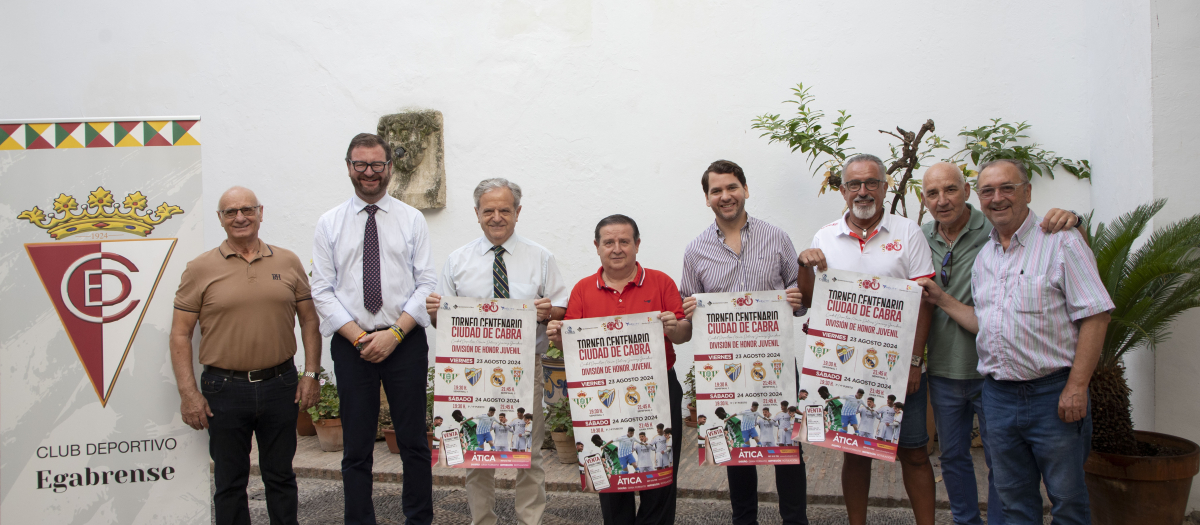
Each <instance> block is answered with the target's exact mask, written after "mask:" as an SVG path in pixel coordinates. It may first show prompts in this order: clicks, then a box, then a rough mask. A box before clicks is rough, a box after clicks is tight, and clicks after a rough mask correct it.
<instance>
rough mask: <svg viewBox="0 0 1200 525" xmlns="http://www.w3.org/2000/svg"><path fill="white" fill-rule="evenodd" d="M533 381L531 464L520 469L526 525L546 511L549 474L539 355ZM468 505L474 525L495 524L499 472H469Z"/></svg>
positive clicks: (520, 510)
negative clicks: (544, 465)
mask: <svg viewBox="0 0 1200 525" xmlns="http://www.w3.org/2000/svg"><path fill="white" fill-rule="evenodd" d="M534 361H535V362H536V363H537V364H536V365H534V371H533V375H532V377H530V379H531V380H533V381H534V389H533V408H532V409H531V411H532V413H533V431H532V432H530V434H529V440H530V441H531V442H532V443H531V445H530V447H529V448H530V451H531V452H532V453H533V454H532V455H533V458H532V462H531V463H530V466H529V468H528V469H519V470H517V486H516V492H517V500H516V505H515V508H516V513H517V521H519V522H520V523H522V524H523V525H538V524H540V523H541V522H542V513H543V512H545V510H546V471H545V470H542V451H541V448H542V441H543V440H544V439H546V434H545V432H546V429H545V427H546V417H545V415H543V414H542V400H543V399H544V395H545V394H544V393H543V392H542V388H541V383H542V359H541V356H540V355H539V356H537V357H536V358H535V359H534ZM467 504H468V505H469V506H470V507H471V524H472V525H495V523H496V469H490V468H477V469H470V470H469V471H468V472H467Z"/></svg>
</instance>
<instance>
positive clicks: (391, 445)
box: [383, 428, 400, 454]
mask: <svg viewBox="0 0 1200 525" xmlns="http://www.w3.org/2000/svg"><path fill="white" fill-rule="evenodd" d="M383 440H384V441H385V442H387V446H388V451H389V452H391V453H392V454H399V453H400V445H397V444H396V431H395V430H392V429H390V428H385V429H383Z"/></svg>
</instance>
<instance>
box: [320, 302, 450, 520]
mask: <svg viewBox="0 0 1200 525" xmlns="http://www.w3.org/2000/svg"><path fill="white" fill-rule="evenodd" d="M428 353H429V343H428V342H427V341H426V340H425V329H424V328H421V327H420V326H419V325H418V326H417V327H416V328H413V330H412V331H411V332H409V333H408V334H407V335H406V336H405V337H404V342H402V343H400V345H399V346H397V347H396V350H395V351H394V352H392V355H389V356H388V357H387V359H384V360H383V361H382V362H380V363H370V362H367V361H366V360H364V359H363V358H362V357H359V354H358V350H357V349H355V348H354V345H353V344H351V342H350V341H349V340H347V339H346V338H345V337H342V336H341V335H338V334H335V335H334V336H333V341H332V342H331V344H330V354H332V357H333V369H334V372H335V373H336V374H337V389H338V397H339V398H341V409H342V438H343V442H344V446H345V448H343V449H342V487H343V490H344V491H345V499H346V510H345V512H346V524H347V525H375V506H374V504H373V503H372V501H371V488H372V480H371V467H372V465H373V464H374V461H375V458H374V454H375V429H376V428H377V427H378V426H379V385H380V383H382V384H383V391H384V393H386V394H387V399H388V404H389V405H390V406H391V410H392V422H393V423H394V424H395V428H396V444H397V445H399V446H400V459H401V460H402V461H403V462H404V488H403V489H402V493H401V501H402V508H403V509H404V516H405V518H406V519H407V521H406V522H407V523H410V524H421V525H423V524H429V523H433V470H432V468H433V466H432V455H431V454H430V452H429V442H428V441H427V440H426V438H425V381H426V379H427V377H426V374H427V373H428V370H429V357H428ZM392 519H393V520H394V521H399V520H398V519H396V518H392Z"/></svg>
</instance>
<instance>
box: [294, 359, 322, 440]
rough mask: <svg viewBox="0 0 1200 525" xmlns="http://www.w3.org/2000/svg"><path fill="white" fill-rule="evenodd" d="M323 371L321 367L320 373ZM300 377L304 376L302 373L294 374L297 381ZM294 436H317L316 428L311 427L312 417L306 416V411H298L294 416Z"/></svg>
mask: <svg viewBox="0 0 1200 525" xmlns="http://www.w3.org/2000/svg"><path fill="white" fill-rule="evenodd" d="M324 371H325V368H324V367H321V372H324ZM302 377H304V374H303V373H302V372H297V373H296V379H297V380H299V379H300V378H302ZM296 434H297V435H300V436H315V435H317V429H316V427H314V426H313V420H312V416H310V415H308V411H307V410H300V413H299V414H297V415H296Z"/></svg>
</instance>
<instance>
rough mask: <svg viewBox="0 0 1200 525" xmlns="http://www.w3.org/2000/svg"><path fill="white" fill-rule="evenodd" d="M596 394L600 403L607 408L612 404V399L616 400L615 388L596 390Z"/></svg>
mask: <svg viewBox="0 0 1200 525" xmlns="http://www.w3.org/2000/svg"><path fill="white" fill-rule="evenodd" d="M596 396H597V397H599V398H600V404H602V405H604V408H608V407H611V406H612V404H613V401H616V400H617V389H615V388H607V389H604V390H597V391H596Z"/></svg>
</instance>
